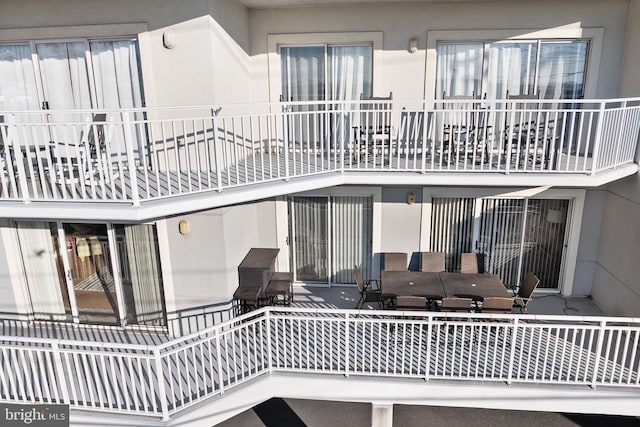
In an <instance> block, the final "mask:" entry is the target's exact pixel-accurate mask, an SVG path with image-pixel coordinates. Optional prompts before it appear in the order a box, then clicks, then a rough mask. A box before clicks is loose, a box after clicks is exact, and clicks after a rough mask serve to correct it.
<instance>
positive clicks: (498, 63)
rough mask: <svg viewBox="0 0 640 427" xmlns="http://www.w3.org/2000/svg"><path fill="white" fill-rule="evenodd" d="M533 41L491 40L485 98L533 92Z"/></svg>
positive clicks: (534, 61) (534, 55)
mask: <svg viewBox="0 0 640 427" xmlns="http://www.w3.org/2000/svg"><path fill="white" fill-rule="evenodd" d="M536 52H537V43H535V42H523V43H491V44H490V45H489V63H488V76H487V87H486V94H487V98H488V99H504V98H506V97H507V92H508V93H509V95H528V94H533V91H534V84H535V71H536Z"/></svg>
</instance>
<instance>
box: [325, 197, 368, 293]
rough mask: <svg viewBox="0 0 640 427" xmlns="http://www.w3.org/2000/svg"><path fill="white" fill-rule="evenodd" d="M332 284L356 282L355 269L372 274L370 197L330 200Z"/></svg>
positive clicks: (366, 277) (333, 198)
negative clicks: (354, 267)
mask: <svg viewBox="0 0 640 427" xmlns="http://www.w3.org/2000/svg"><path fill="white" fill-rule="evenodd" d="M331 201H332V204H331V211H332V214H331V218H332V232H333V238H332V242H333V244H332V252H333V256H332V264H333V266H332V272H333V280H332V281H333V283H353V282H354V279H353V266H354V265H357V266H358V267H359V268H360V271H361V272H362V275H363V276H364V278H365V279H368V278H369V277H370V273H371V255H372V254H371V251H372V249H371V239H372V235H371V233H372V227H373V225H372V224H373V203H372V200H371V197H366V196H362V197H347V196H339V197H332V198H331Z"/></svg>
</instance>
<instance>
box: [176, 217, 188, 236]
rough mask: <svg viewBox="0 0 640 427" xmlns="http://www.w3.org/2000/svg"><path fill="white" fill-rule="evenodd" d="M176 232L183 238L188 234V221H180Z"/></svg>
mask: <svg viewBox="0 0 640 427" xmlns="http://www.w3.org/2000/svg"><path fill="white" fill-rule="evenodd" d="M178 231H179V232H180V234H182V235H183V236H186V235H187V234H189V221H187V220H186V219H183V220H180V222H179V223H178Z"/></svg>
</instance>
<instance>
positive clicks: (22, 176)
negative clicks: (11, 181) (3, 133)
mask: <svg viewBox="0 0 640 427" xmlns="http://www.w3.org/2000/svg"><path fill="white" fill-rule="evenodd" d="M5 123H6V124H7V141H5V145H8V146H12V147H13V153H14V158H13V159H11V161H12V162H14V164H15V166H16V168H17V169H18V185H19V186H20V192H21V193H22V202H23V203H25V204H27V203H30V202H31V200H30V199H29V185H28V184H27V174H26V172H25V169H24V160H23V158H22V143H21V141H20V139H19V138H18V127H17V126H16V118H15V116H14V115H13V114H7V116H6V121H5ZM45 125H46V124H45ZM27 151H28V150H27ZM7 155H8V156H9V157H11V151H10V150H7ZM5 167H6V168H7V172H9V169H8V168H10V167H12V165H8V164H5ZM8 175H9V177H11V175H12V174H11V173H8ZM14 178H15V177H14Z"/></svg>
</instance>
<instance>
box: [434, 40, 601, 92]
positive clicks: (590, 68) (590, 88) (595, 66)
mask: <svg viewBox="0 0 640 427" xmlns="http://www.w3.org/2000/svg"><path fill="white" fill-rule="evenodd" d="M507 39H510V40H522V39H582V40H589V41H590V44H589V52H588V54H587V70H586V78H585V87H584V98H585V99H591V98H595V97H596V89H597V86H598V74H599V72H600V61H601V59H600V58H601V56H602V44H603V40H604V28H601V27H596V28H545V29H499V30H437V31H427V55H426V65H425V70H426V72H425V84H424V97H425V99H433V98H434V95H435V91H436V61H437V58H436V43H437V42H438V41H451V42H456V41H487V40H507Z"/></svg>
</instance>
